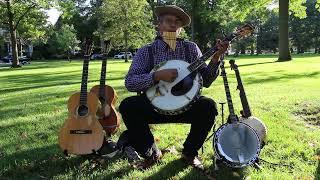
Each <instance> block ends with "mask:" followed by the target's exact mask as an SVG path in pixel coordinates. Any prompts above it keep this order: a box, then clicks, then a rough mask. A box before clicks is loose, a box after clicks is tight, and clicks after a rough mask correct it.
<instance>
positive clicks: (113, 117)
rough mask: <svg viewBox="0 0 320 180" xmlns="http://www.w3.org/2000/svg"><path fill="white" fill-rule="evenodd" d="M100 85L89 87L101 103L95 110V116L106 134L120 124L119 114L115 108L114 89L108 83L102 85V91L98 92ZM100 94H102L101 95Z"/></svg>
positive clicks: (113, 130) (110, 132) (115, 129)
mask: <svg viewBox="0 0 320 180" xmlns="http://www.w3.org/2000/svg"><path fill="white" fill-rule="evenodd" d="M100 89H101V88H100V85H96V86H94V87H92V88H91V90H90V92H91V93H93V94H95V95H96V96H97V97H98V98H99V100H100V103H101V106H99V109H98V111H97V118H98V120H99V122H100V124H101V125H102V127H103V129H104V130H105V131H106V133H107V134H109V135H110V134H114V133H116V132H117V130H118V129H119V126H120V116H119V114H118V112H117V110H116V109H115V107H114V106H115V103H116V100H117V94H116V92H115V90H114V89H113V88H112V87H111V86H108V85H104V88H102V89H104V92H102V93H101V92H100ZM101 94H103V95H104V97H103V96H101Z"/></svg>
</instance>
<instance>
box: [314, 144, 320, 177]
mask: <svg viewBox="0 0 320 180" xmlns="http://www.w3.org/2000/svg"><path fill="white" fill-rule="evenodd" d="M316 156H317V158H318V167H317V169H316V172H315V174H314V177H315V179H316V180H319V179H320V149H318V150H317V153H316Z"/></svg>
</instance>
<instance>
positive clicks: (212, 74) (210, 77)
mask: <svg viewBox="0 0 320 180" xmlns="http://www.w3.org/2000/svg"><path fill="white" fill-rule="evenodd" d="M193 45H194V46H193V48H190V49H192V50H191V53H192V54H193V57H194V60H193V61H195V60H197V59H199V58H200V57H201V56H202V52H201V50H200V49H199V47H198V45H197V44H195V43H193ZM193 61H192V62H193ZM219 65H220V63H219V62H218V63H215V64H209V65H207V64H206V63H204V64H203V65H202V66H201V67H200V68H199V73H200V74H201V76H202V79H203V86H204V87H206V88H208V87H210V86H211V84H212V83H213V81H214V80H216V79H217V77H218V76H219Z"/></svg>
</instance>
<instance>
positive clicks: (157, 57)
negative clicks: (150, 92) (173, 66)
mask: <svg viewBox="0 0 320 180" xmlns="http://www.w3.org/2000/svg"><path fill="white" fill-rule="evenodd" d="M150 46H151V48H152V52H153V53H152V54H150V53H149V50H148V48H149V47H150ZM185 46H188V48H187V49H189V52H185V51H186V48H185ZM186 53H189V56H188V55H187V56H186ZM150 56H153V60H154V62H153V63H152V62H151V59H152V58H150ZM201 56H202V53H201V51H200V49H199V47H198V46H197V44H196V43H194V42H190V41H184V40H179V41H177V44H176V49H175V51H173V50H172V49H170V47H169V45H168V44H167V43H166V42H164V41H163V40H162V39H159V38H158V39H156V40H155V41H154V42H153V43H151V44H149V45H146V46H144V47H142V48H140V49H139V50H138V51H137V53H136V55H135V56H134V57H133V61H132V64H131V66H130V69H129V72H128V74H127V75H126V79H125V86H126V88H127V89H128V90H129V91H131V92H141V91H146V90H147V89H148V88H150V87H152V86H153V85H154V83H155V81H154V79H153V73H150V71H151V70H152V69H153V67H154V66H155V65H157V64H159V63H161V62H163V61H167V60H173V59H175V60H184V61H187V62H188V63H192V62H194V61H197V60H199V57H201ZM188 58H189V59H188ZM199 73H200V74H201V76H202V78H203V85H204V87H209V86H210V85H211V84H212V82H213V81H214V80H215V79H216V78H217V76H218V75H219V63H216V64H215V65H213V66H208V65H207V64H205V63H204V65H203V66H202V67H201V68H199Z"/></svg>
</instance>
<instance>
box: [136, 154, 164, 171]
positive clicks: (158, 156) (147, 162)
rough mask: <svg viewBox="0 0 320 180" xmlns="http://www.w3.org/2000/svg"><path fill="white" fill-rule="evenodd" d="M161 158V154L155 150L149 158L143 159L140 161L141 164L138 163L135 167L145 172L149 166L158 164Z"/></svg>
mask: <svg viewBox="0 0 320 180" xmlns="http://www.w3.org/2000/svg"><path fill="white" fill-rule="evenodd" d="M161 158H162V152H161V151H160V150H159V149H157V150H155V151H154V152H153V153H152V155H151V156H149V157H146V158H145V159H144V161H142V162H141V163H139V164H138V165H137V168H139V169H141V170H145V169H148V168H150V167H151V166H153V165H154V164H156V163H158V162H159V161H160V160H161Z"/></svg>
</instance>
